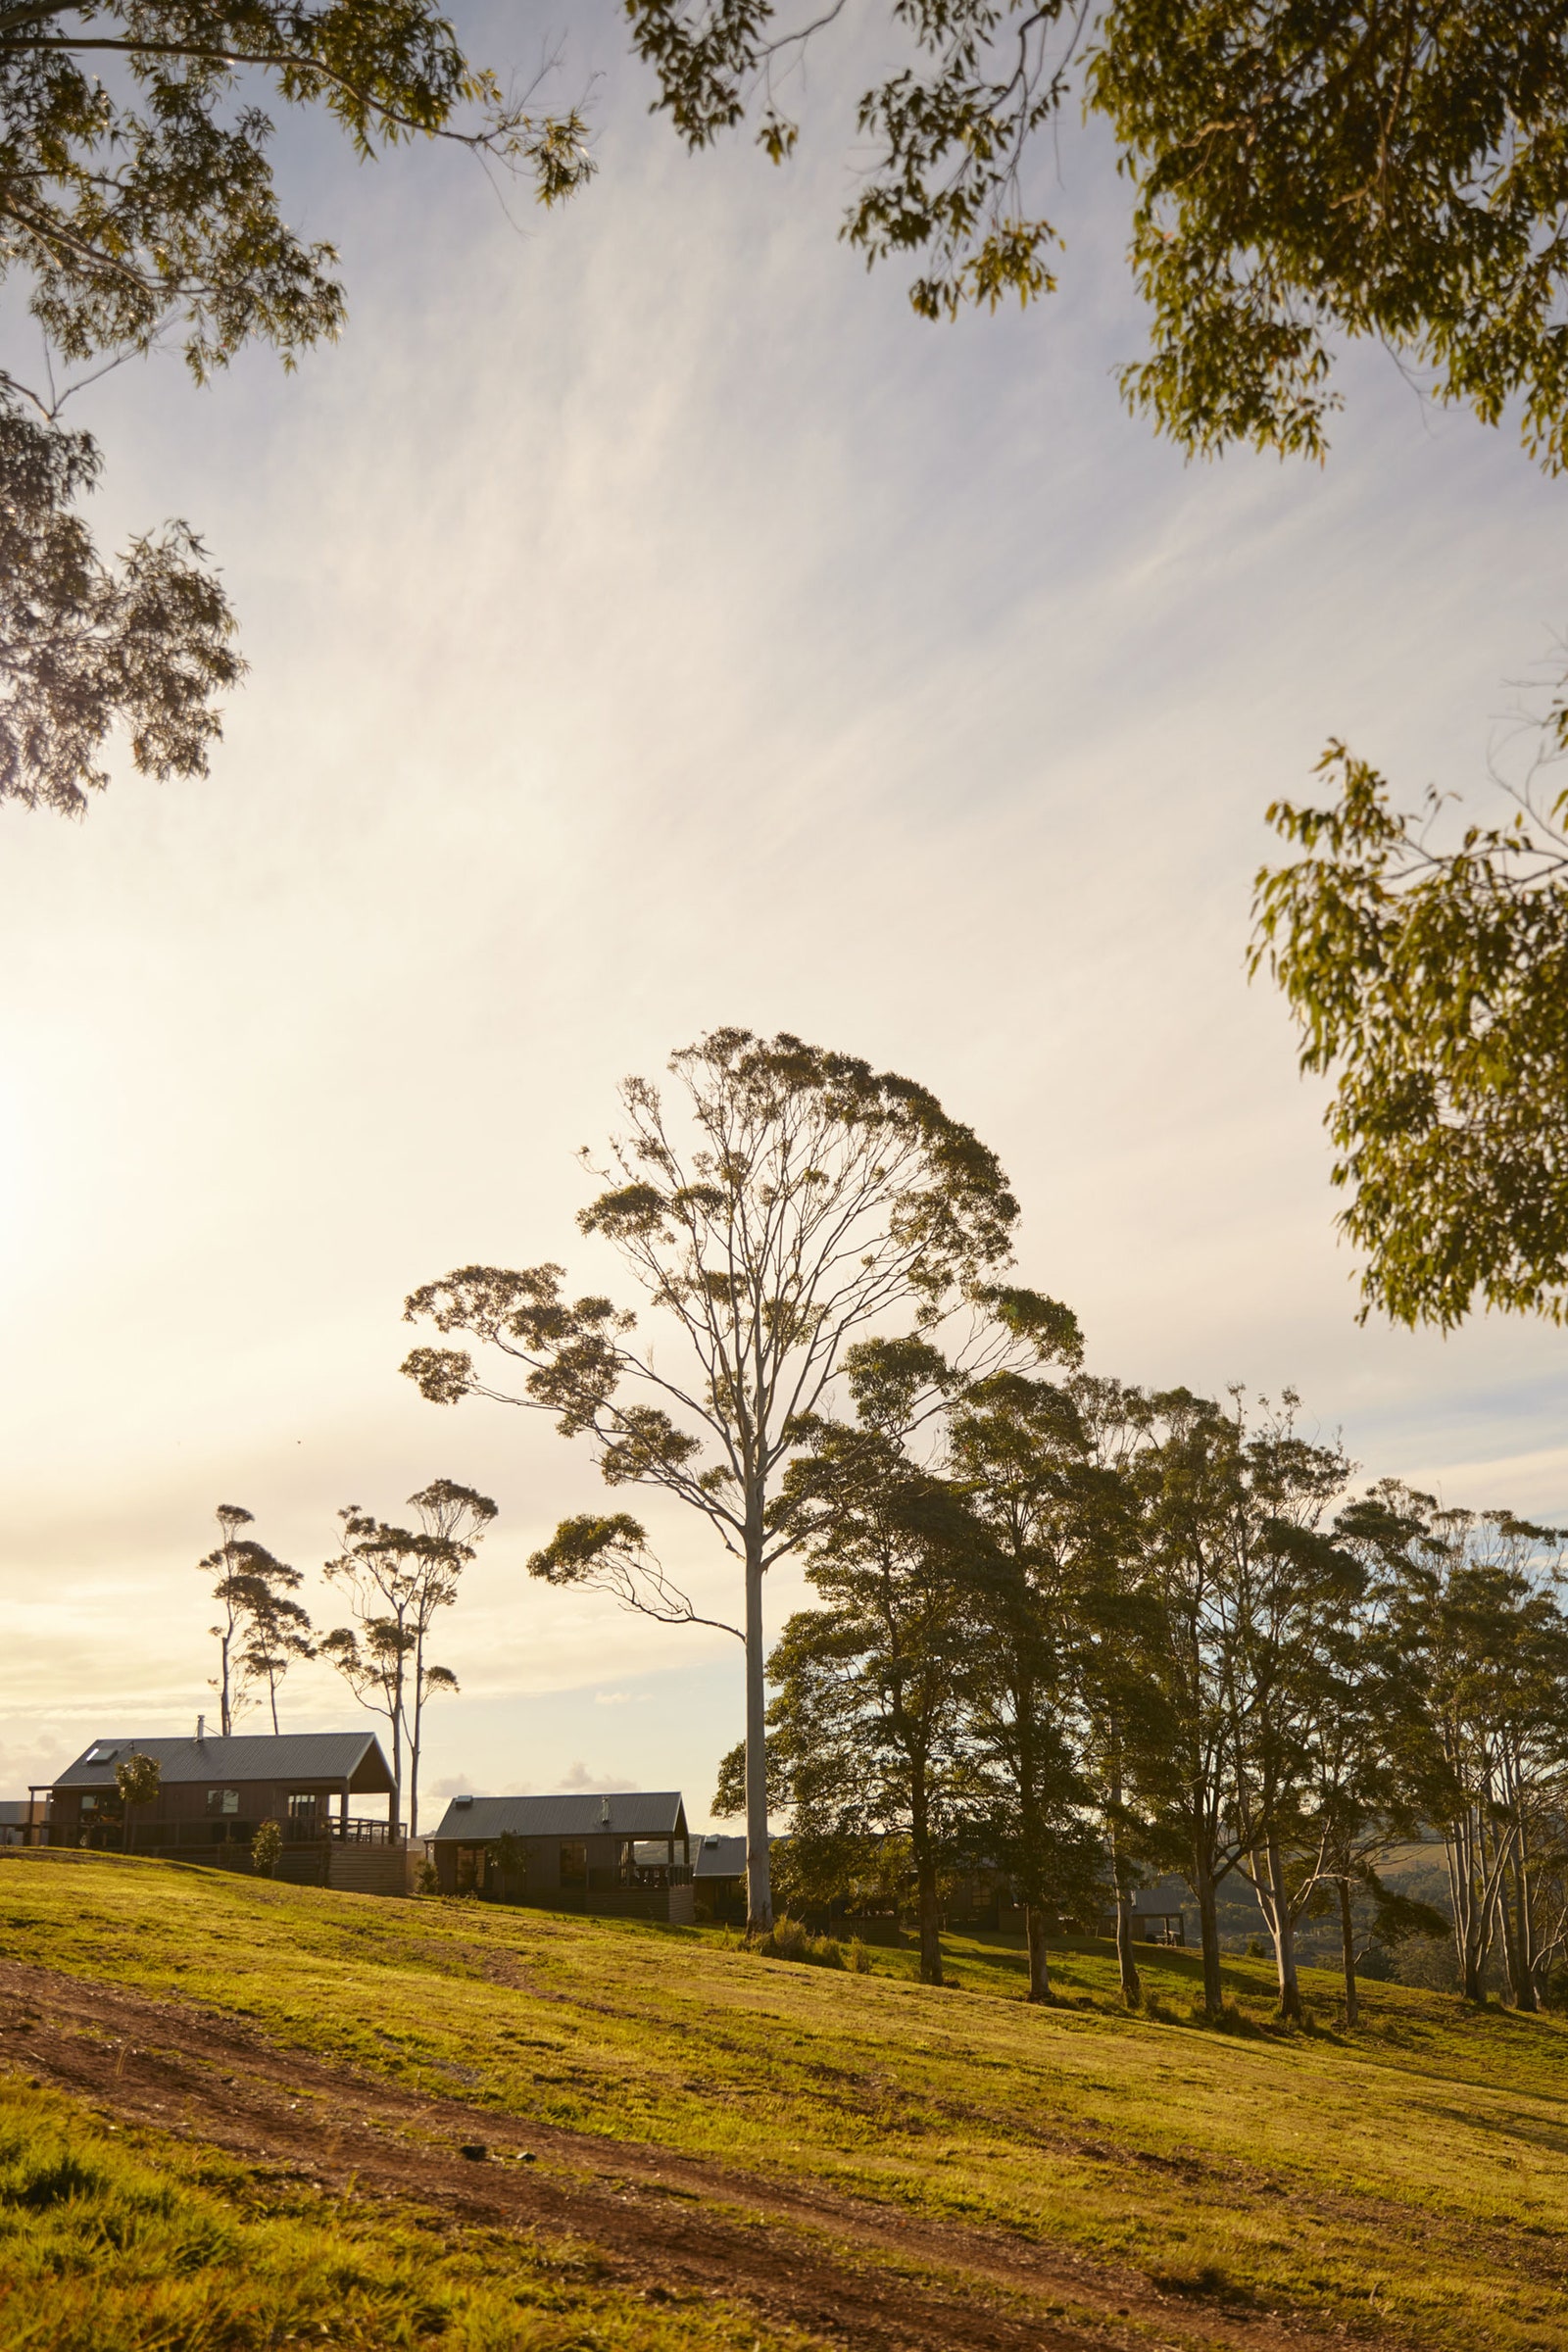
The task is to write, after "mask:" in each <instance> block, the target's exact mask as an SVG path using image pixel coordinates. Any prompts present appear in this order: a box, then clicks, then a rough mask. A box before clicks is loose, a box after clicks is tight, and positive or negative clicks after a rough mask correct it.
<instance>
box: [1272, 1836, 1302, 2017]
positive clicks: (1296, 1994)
mask: <svg viewBox="0 0 1568 2352" xmlns="http://www.w3.org/2000/svg"><path fill="white" fill-rule="evenodd" d="M1266 1868H1267V1870H1268V1889H1269V1923H1268V1924H1269V1933H1270V1935H1271V1936H1273V1938H1274V1962H1275V1969H1276V1972H1277V1974H1278V1977H1279V1982H1280V2015H1281V2017H1284V2018H1288V2019H1289V2020H1290V2021H1291V2023H1292V2024H1293V2025H1299V2024H1300V2022H1301V1985H1300V1980H1299V1977H1298V1975H1297V1972H1296V1922H1295V1920H1294V1919H1293V1918H1292V1916H1291V1897H1290V1890H1289V1888H1288V1887H1286V1884H1285V1863H1284V1859H1283V1857H1282V1856H1281V1853H1280V1841H1279V1839H1278V1838H1276V1837H1272V1836H1271V1837H1270V1838H1269V1840H1268V1845H1267V1848H1266Z"/></svg>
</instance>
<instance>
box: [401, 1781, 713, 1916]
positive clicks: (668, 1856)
mask: <svg viewBox="0 0 1568 2352" xmlns="http://www.w3.org/2000/svg"><path fill="white" fill-rule="evenodd" d="M429 1848H430V1855H431V1859H432V1861H433V1862H434V1865H435V1874H436V1880H437V1883H438V1885H439V1887H440V1889H441V1892H442V1893H443V1894H476V1895H480V1896H483V1897H485V1898H487V1899H488V1900H490V1901H492V1902H503V1903H548V1904H549V1905H550V1907H551V1909H552V1910H556V1911H589V1912H598V1913H600V1914H601V1915H604V1916H609V1917H612V1918H622V1919H661V1920H667V1921H669V1923H670V1924H671V1925H672V1926H675V1927H690V1926H691V1925H692V1923H693V1920H694V1917H695V1910H694V1901H693V1895H692V1862H691V1841H690V1838H688V1836H687V1832H686V1808H685V1806H684V1805H683V1804H682V1802H681V1797H680V1791H679V1790H678V1789H656V1790H653V1791H651V1792H650V1791H645V1790H627V1791H625V1792H624V1793H619V1794H616V1795H613V1796H455V1797H454V1798H453V1799H452V1802H451V1803H450V1804H449V1805H448V1807H447V1809H446V1812H445V1814H444V1815H443V1816H442V1819H441V1822H440V1824H439V1826H438V1828H437V1830H436V1832H435V1835H434V1837H433V1838H431V1839H430V1840H429Z"/></svg>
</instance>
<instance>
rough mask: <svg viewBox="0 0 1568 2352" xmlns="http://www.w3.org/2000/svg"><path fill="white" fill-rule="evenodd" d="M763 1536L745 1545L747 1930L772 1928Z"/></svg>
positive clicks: (757, 1933) (761, 1933)
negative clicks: (764, 1668) (764, 1675)
mask: <svg viewBox="0 0 1568 2352" xmlns="http://www.w3.org/2000/svg"><path fill="white" fill-rule="evenodd" d="M761 1551H762V1544H761V1535H760V1531H759V1533H758V1535H757V1537H756V1540H755V1541H754V1540H753V1539H752V1538H751V1537H750V1535H749V1536H748V1540H747V1545H746V1932H747V1934H748V1935H749V1936H765V1935H766V1933H767V1931H768V1929H769V1928H770V1927H771V1926H772V1925H773V1879H772V1872H771V1870H770V1868H769V1858H768V1847H767V1701H766V1693H765V1691H764V1689H763V1683H762V1657H763V1642H762V1560H761Z"/></svg>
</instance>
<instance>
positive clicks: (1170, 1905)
mask: <svg viewBox="0 0 1568 2352" xmlns="http://www.w3.org/2000/svg"><path fill="white" fill-rule="evenodd" d="M1182 1891H1183V1890H1182V1883H1181V1881H1180V1879H1156V1880H1155V1882H1154V1884H1153V1886H1152V1887H1136V1888H1135V1889H1134V1892H1133V1903H1132V1932H1133V1941H1134V1943H1166V1944H1185V1943H1186V1941H1187V1923H1186V1920H1185V1917H1184V1916H1183V1912H1182V1899H1181V1898H1182ZM1095 1934H1096V1935H1097V1936H1110V1937H1111V1938H1114V1936H1115V1934H1116V1914H1115V1912H1114V1911H1113V1910H1111V1909H1109V1908H1108V1907H1107V1908H1104V1909H1103V1910H1102V1912H1101V1914H1100V1917H1099V1919H1098V1920H1097V1921H1096V1923H1095Z"/></svg>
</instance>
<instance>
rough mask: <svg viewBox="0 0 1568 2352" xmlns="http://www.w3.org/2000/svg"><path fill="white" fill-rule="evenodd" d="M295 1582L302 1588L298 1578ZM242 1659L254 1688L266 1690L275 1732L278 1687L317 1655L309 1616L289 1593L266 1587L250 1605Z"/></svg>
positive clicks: (296, 1577) (241, 1645) (240, 1652)
mask: <svg viewBox="0 0 1568 2352" xmlns="http://www.w3.org/2000/svg"><path fill="white" fill-rule="evenodd" d="M290 1573H291V1574H292V1573H293V1572H292V1571H290ZM294 1582H295V1584H296V1585H298V1583H299V1582H300V1579H299V1578H298V1576H295V1577H294ZM239 1655H240V1662H241V1664H242V1666H243V1668H244V1671H245V1674H246V1676H247V1677H248V1679H249V1681H250V1682H251V1684H252V1685H253V1686H255V1685H256V1684H264V1685H265V1686H266V1690H267V1702H268V1707H269V1710H270V1714H271V1718H272V1729H273V1731H274V1732H275V1731H276V1730H277V1691H278V1685H279V1684H280V1683H281V1682H282V1680H283V1677H284V1676H285V1675H286V1674H287V1672H288V1670H289V1668H290V1667H291V1666H293V1665H296V1664H298V1663H300V1662H301V1661H303V1660H305V1659H309V1658H314V1657H315V1655H316V1645H315V1643H314V1642H312V1640H311V1620H310V1614H309V1612H308V1611H307V1609H306V1608H305V1607H304V1605H303V1604H302V1603H301V1602H300V1601H297V1600H295V1599H294V1598H293V1597H292V1596H291V1594H289V1593H285V1592H279V1591H277V1590H276V1589H275V1588H274V1587H273V1586H271V1585H264V1586H262V1587H261V1589H260V1590H259V1591H258V1592H257V1593H256V1595H255V1597H254V1599H253V1600H252V1602H251V1604H250V1609H249V1614H248V1617H247V1621H246V1625H245V1635H244V1640H243V1641H242V1642H241V1644H240V1651H239Z"/></svg>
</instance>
